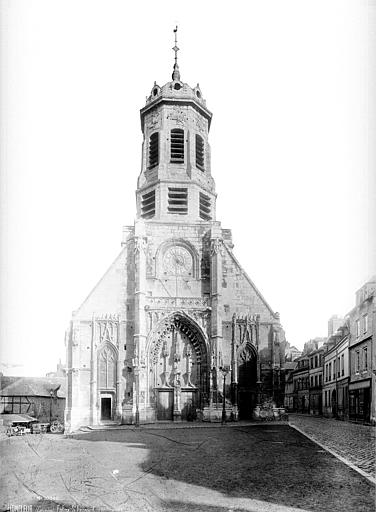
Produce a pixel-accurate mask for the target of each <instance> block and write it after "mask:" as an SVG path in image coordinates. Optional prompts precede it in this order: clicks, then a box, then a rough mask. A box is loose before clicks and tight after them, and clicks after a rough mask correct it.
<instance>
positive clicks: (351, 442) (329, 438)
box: [289, 414, 376, 477]
mask: <svg viewBox="0 0 376 512" xmlns="http://www.w3.org/2000/svg"><path fill="white" fill-rule="evenodd" d="M289 420H290V423H292V424H293V425H296V426H297V427H298V428H300V429H301V430H302V431H303V432H305V433H307V434H308V435H310V436H311V437H312V438H313V439H314V440H315V441H318V442H319V443H321V444H323V445H324V446H326V447H328V448H330V449H331V450H332V451H333V452H335V453H337V454H338V455H340V456H342V457H344V458H345V459H346V460H349V461H350V462H352V463H353V464H354V465H355V466H357V467H359V468H360V469H362V470H363V471H365V472H366V473H368V474H369V475H371V476H373V477H375V469H376V461H375V459H376V428H375V427H370V426H367V425H360V424H356V423H348V422H345V421H338V420H334V419H329V418H320V417H316V416H307V415H303V414H290V415H289Z"/></svg>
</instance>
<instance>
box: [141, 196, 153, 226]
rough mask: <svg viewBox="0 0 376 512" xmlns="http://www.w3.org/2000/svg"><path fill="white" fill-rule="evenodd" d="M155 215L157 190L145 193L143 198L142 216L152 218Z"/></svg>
mask: <svg viewBox="0 0 376 512" xmlns="http://www.w3.org/2000/svg"><path fill="white" fill-rule="evenodd" d="M154 215H155V190H152V191H151V192H148V193H147V194H144V195H143V196H142V199H141V217H143V218H144V219H150V217H154Z"/></svg>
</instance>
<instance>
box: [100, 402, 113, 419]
mask: <svg viewBox="0 0 376 512" xmlns="http://www.w3.org/2000/svg"><path fill="white" fill-rule="evenodd" d="M110 419H111V398H109V397H102V398H101V420H110Z"/></svg>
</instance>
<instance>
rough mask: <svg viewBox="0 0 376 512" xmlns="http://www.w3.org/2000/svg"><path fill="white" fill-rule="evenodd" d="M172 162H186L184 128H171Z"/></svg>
mask: <svg viewBox="0 0 376 512" xmlns="http://www.w3.org/2000/svg"><path fill="white" fill-rule="evenodd" d="M171 163H175V164H181V163H184V130H181V129H180V128H176V129H174V130H171Z"/></svg>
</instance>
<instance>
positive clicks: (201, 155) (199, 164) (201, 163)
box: [196, 134, 205, 171]
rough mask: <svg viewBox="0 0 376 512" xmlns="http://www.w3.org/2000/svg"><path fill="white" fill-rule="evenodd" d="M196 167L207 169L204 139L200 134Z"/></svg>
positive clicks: (197, 142) (198, 136)
mask: <svg viewBox="0 0 376 512" xmlns="http://www.w3.org/2000/svg"><path fill="white" fill-rule="evenodd" d="M196 167H198V168H199V169H201V171H204V170H205V160H204V139H203V138H202V137H201V135H198V134H196Z"/></svg>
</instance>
